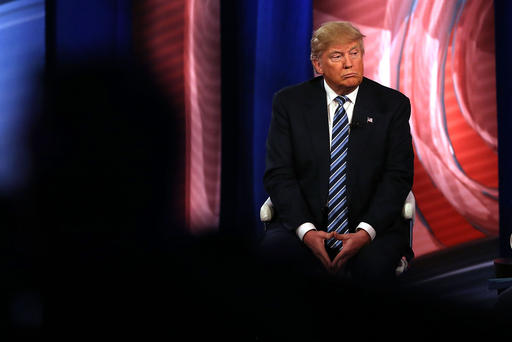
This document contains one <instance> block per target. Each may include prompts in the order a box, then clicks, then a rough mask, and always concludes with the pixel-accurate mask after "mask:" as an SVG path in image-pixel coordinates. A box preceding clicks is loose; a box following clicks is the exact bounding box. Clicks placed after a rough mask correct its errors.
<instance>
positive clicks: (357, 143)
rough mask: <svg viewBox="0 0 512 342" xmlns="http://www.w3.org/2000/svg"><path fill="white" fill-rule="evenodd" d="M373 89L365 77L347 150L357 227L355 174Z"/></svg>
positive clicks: (349, 192) (350, 188)
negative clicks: (371, 89) (354, 198)
mask: <svg viewBox="0 0 512 342" xmlns="http://www.w3.org/2000/svg"><path fill="white" fill-rule="evenodd" d="M370 93H371V91H370V89H369V88H368V82H367V81H366V79H365V78H363V82H361V84H360V85H359V90H358V92H357V98H356V104H355V106H354V111H353V112H352V128H351V129H350V138H349V143H348V152H347V165H348V166H347V199H348V205H349V226H350V227H352V228H355V226H354V225H357V224H359V222H352V219H351V217H350V216H351V215H350V214H351V211H350V206H351V199H352V194H353V193H354V191H357V189H355V188H354V182H353V181H354V176H355V174H356V172H357V169H358V168H357V163H358V161H359V158H358V157H359V156H360V155H361V153H363V152H362V150H361V149H362V148H363V147H364V146H365V143H366V137H365V135H366V133H367V132H366V130H365V127H366V121H367V116H368V114H369V113H370V109H369V108H368V104H369V103H372V95H371V94H370Z"/></svg>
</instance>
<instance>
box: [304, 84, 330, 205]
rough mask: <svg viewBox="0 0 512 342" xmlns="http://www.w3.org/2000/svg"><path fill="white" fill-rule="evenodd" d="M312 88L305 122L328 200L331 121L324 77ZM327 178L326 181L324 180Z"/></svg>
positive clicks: (323, 189)
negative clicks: (329, 119)
mask: <svg viewBox="0 0 512 342" xmlns="http://www.w3.org/2000/svg"><path fill="white" fill-rule="evenodd" d="M311 86H312V90H311V94H312V96H311V97H310V101H309V103H308V104H307V106H306V108H305V112H304V114H305V116H306V118H305V122H306V123H307V125H308V130H310V132H311V134H310V135H309V136H310V138H311V145H312V148H313V154H314V156H315V158H316V165H318V176H319V179H320V180H322V182H323V183H325V184H322V191H324V192H325V198H326V200H327V191H328V187H329V157H330V156H329V153H330V151H329V150H330V148H329V146H330V143H329V121H328V113H327V100H326V93H325V89H324V84H323V78H322V77H318V78H316V79H314V80H313V82H312V83H311ZM324 180H325V181H324Z"/></svg>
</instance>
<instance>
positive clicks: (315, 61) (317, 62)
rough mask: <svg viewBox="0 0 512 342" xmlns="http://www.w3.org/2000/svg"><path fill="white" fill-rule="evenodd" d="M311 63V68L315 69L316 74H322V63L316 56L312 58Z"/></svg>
mask: <svg viewBox="0 0 512 342" xmlns="http://www.w3.org/2000/svg"><path fill="white" fill-rule="evenodd" d="M311 64H313V68H314V69H315V71H316V73H317V74H319V75H322V74H323V73H324V72H323V70H322V65H321V63H320V59H318V58H315V59H312V60H311Z"/></svg>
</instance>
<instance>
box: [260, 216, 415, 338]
mask: <svg viewBox="0 0 512 342" xmlns="http://www.w3.org/2000/svg"><path fill="white" fill-rule="evenodd" d="M408 249H409V243H408V240H407V237H406V236H404V235H403V234H399V233H397V232H386V233H383V234H380V235H377V237H376V238H375V239H374V240H373V241H372V242H371V243H370V244H368V245H367V246H365V247H363V248H362V249H361V250H360V251H359V253H358V254H357V255H355V256H354V257H352V258H351V259H350V260H349V261H348V262H347V264H346V265H345V267H344V268H343V269H342V270H341V271H340V272H339V273H338V274H335V275H332V274H330V273H329V272H327V270H326V269H325V268H324V266H323V265H322V263H321V262H320V260H319V259H318V258H316V257H315V256H314V255H313V253H312V252H311V250H310V249H309V248H308V247H307V246H306V245H305V244H304V243H303V242H302V241H300V240H299V238H298V237H297V235H296V233H295V231H293V230H292V231H290V230H287V229H286V228H284V227H283V226H281V225H280V224H278V223H272V224H271V225H270V226H269V228H268V230H267V231H266V232H265V235H264V236H263V238H262V241H261V244H260V245H259V249H258V260H259V270H260V275H259V278H260V280H261V285H260V287H261V289H262V292H261V294H262V296H263V297H262V300H261V302H260V305H261V308H262V310H263V311H264V312H265V315H266V316H267V318H268V319H267V320H265V324H266V325H267V326H269V325H270V326H271V325H272V324H276V325H277V327H278V328H279V329H284V327H285V326H286V324H287V323H286V322H288V323H289V325H290V326H293V325H294V324H295V325H296V324H297V322H301V321H303V319H304V317H307V319H308V320H311V321H310V322H311V323H314V322H315V321H316V322H317V323H318V324H320V325H322V324H323V323H322V322H325V319H326V317H337V316H339V317H346V315H347V313H350V317H358V316H359V315H361V317H366V316H367V315H368V314H369V312H373V313H376V312H379V311H380V310H388V311H389V310H390V309H389V308H390V307H392V305H393V304H394V299H393V298H394V291H395V290H396V289H397V288H398V287H397V285H398V282H397V277H396V275H395V269H396V267H397V265H398V263H399V261H400V259H401V257H402V256H403V255H405V254H404V253H406V252H407V251H408ZM386 314H388V312H386V313H383V315H386ZM361 322H365V321H364V320H363V321H361ZM351 324H357V323H356V322H352V323H351ZM361 324H364V323H361ZM313 326H314V324H313ZM361 328H365V327H364V325H362V326H361ZM366 328H367V327H366ZM287 331H288V330H287ZM300 331H302V332H304V330H300ZM316 332H317V331H316V330H315V331H311V333H313V334H316Z"/></svg>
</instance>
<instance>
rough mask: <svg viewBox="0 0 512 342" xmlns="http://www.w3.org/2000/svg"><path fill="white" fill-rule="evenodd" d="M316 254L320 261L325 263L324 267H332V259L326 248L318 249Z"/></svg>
mask: <svg viewBox="0 0 512 342" xmlns="http://www.w3.org/2000/svg"><path fill="white" fill-rule="evenodd" d="M316 256H317V258H318V259H320V261H321V262H322V264H323V265H324V267H325V268H326V269H327V270H330V269H331V267H332V264H331V259H330V258H329V256H328V255H327V252H326V251H325V249H324V250H320V251H318V253H317V255H316Z"/></svg>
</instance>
